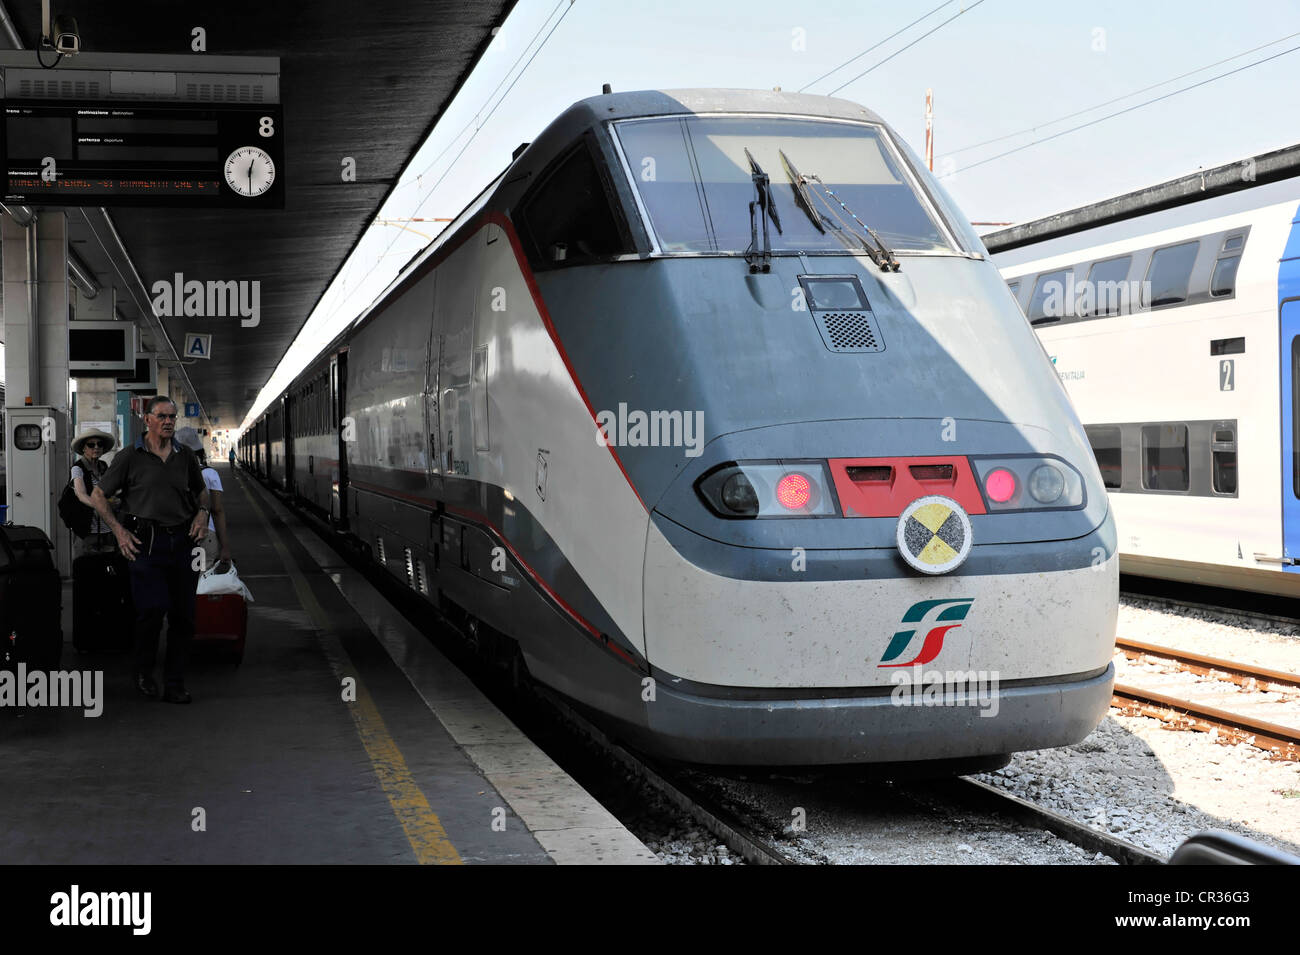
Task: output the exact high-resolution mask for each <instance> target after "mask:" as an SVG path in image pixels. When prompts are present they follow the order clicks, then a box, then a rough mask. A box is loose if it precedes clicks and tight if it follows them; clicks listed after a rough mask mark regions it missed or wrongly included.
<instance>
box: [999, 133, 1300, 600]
mask: <svg viewBox="0 0 1300 955" xmlns="http://www.w3.org/2000/svg"><path fill="white" fill-rule="evenodd" d="M1298 210H1300V147H1290V148H1287V149H1282V150H1277V151H1275V152H1273V153H1269V154H1266V155H1263V156H1257V157H1254V158H1252V159H1249V160H1246V161H1243V162H1235V163H1229V164H1227V165H1225V166H1221V167H1218V168H1214V169H1210V170H1206V171H1204V172H1197V173H1194V174H1192V175H1190V176H1187V177H1184V178H1182V179H1178V180H1173V181H1171V182H1166V183H1161V184H1159V185H1157V186H1153V187H1150V188H1149V189H1143V190H1140V191H1138V192H1136V193H1132V194H1129V195H1126V196H1120V197H1116V198H1114V199H1109V200H1106V201H1104V202H1099V203H1095V204H1092V205H1089V206H1084V207H1081V208H1079V209H1074V210H1071V211H1069V212H1065V213H1061V214H1059V215H1055V216H1050V217H1047V218H1045V219H1042V220H1038V221H1035V222H1029V223H1025V224H1023V225H1019V226H1016V227H1014V228H1012V229H1007V230H1004V231H1002V232H998V233H995V234H992V235H987V236H985V237H984V238H985V241H986V242H987V244H988V248H989V250H990V252H992V253H993V256H994V261H995V262H996V263H997V265H998V266H999V268H1000V269H1001V270H1002V274H1003V276H1004V277H1005V279H1006V281H1007V283H1008V286H1009V288H1010V289H1011V291H1012V294H1013V295H1014V296H1015V297H1016V299H1017V301H1018V302H1019V303H1020V305H1021V307H1022V308H1023V309H1024V310H1025V312H1026V314H1027V316H1028V318H1029V320H1030V322H1031V323H1032V324H1033V325H1034V326H1035V328H1036V330H1037V331H1038V334H1039V336H1040V338H1041V339H1042V342H1043V344H1044V346H1045V347H1046V349H1047V351H1048V353H1049V354H1050V356H1051V358H1052V361H1053V362H1054V363H1055V367H1056V371H1057V373H1058V374H1059V375H1060V377H1061V379H1062V381H1063V382H1064V384H1065V387H1066V389H1067V391H1068V392H1069V394H1070V397H1071V399H1072V400H1073V402H1074V405H1075V408H1076V409H1077V411H1078V413H1079V416H1080V417H1081V419H1082V420H1083V422H1084V424H1085V426H1086V431H1087V434H1088V439H1089V442H1090V443H1091V445H1092V448H1093V452H1094V454H1095V455H1096V458H1097V462H1098V464H1099V465H1100V469H1101V474H1102V480H1103V482H1104V484H1105V486H1106V489H1107V492H1108V493H1109V495H1110V499H1111V504H1112V507H1113V509H1114V512H1115V520H1116V526H1117V529H1118V536H1119V548H1120V562H1121V568H1122V569H1123V570H1124V571H1125V572H1129V573H1135V574H1141V575H1145V576H1149V577H1158V578H1166V579H1170V580H1179V581H1186V582H1191V583H1198V584H1205V585H1213V586H1220V587H1232V588H1240V589H1243V590H1253V591H1261V592H1267V593H1277V594H1284V595H1297V594H1300V563H1298V562H1300V455H1298V454H1297V452H1298V451H1300V433H1298V432H1297V428H1298V427H1300V414H1297V409H1298V408H1300V337H1298V336H1300V227H1298V226H1297V219H1298V218H1300V211H1298Z"/></svg>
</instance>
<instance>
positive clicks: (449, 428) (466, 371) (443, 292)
mask: <svg viewBox="0 0 1300 955" xmlns="http://www.w3.org/2000/svg"><path fill="white" fill-rule="evenodd" d="M481 252H482V249H481V246H480V245H479V243H478V242H466V243H464V244H463V245H461V246H460V247H459V248H458V249H457V250H456V251H455V252H453V253H452V254H451V255H450V256H449V257H448V258H447V260H446V261H445V262H444V263H443V264H442V265H441V266H439V275H440V277H442V278H443V280H442V281H439V282H438V286H437V295H436V297H435V303H436V304H435V306H434V311H435V315H436V316H437V317H436V321H435V327H436V329H437V332H438V335H439V338H440V340H441V341H440V345H441V347H440V351H441V355H440V358H439V362H438V423H439V429H438V442H439V449H438V450H439V451H440V452H441V455H442V462H441V463H442V482H443V490H444V493H445V494H446V495H447V496H448V498H449V499H450V498H452V497H455V494H454V493H453V488H452V485H453V484H454V483H455V481H454V479H455V478H456V477H470V476H471V475H470V465H471V463H472V461H473V460H474V433H473V424H472V419H471V413H470V412H471V404H472V402H471V400H470V380H471V375H470V362H471V358H470V353H471V350H472V345H473V336H474V308H475V305H476V300H477V293H478V281H477V279H476V277H477V276H478V269H479V261H480V258H481ZM446 276H454V277H455V280H454V281H453V280H449V279H447V278H445V277H446ZM461 493H462V494H463V493H464V491H463V490H462V491H461Z"/></svg>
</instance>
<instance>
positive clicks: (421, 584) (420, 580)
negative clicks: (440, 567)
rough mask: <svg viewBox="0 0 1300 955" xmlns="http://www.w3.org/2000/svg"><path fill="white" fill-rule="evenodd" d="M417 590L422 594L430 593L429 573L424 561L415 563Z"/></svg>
mask: <svg viewBox="0 0 1300 955" xmlns="http://www.w3.org/2000/svg"><path fill="white" fill-rule="evenodd" d="M415 589H416V590H418V591H419V592H420V593H422V594H428V593H429V572H428V571H427V570H425V567H424V561H422V560H417V561H416V562H415Z"/></svg>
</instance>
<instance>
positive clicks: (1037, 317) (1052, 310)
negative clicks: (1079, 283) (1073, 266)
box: [1027, 269, 1070, 325]
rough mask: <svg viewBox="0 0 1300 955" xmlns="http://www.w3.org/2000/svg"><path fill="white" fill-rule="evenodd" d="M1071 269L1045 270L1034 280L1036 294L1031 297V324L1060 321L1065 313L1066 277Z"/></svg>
mask: <svg viewBox="0 0 1300 955" xmlns="http://www.w3.org/2000/svg"><path fill="white" fill-rule="evenodd" d="M1069 272H1070V270H1069V269H1061V270H1060V271H1059V272H1044V273H1043V274H1042V275H1040V276H1038V280H1037V281H1036V282H1034V294H1033V295H1032V296H1031V297H1030V299H1029V311H1028V313H1027V314H1028V315H1029V322H1030V324H1031V325H1038V324H1045V323H1047V322H1059V321H1060V320H1061V318H1062V317H1063V316H1064V315H1065V277H1066V276H1067V275H1068V274H1069Z"/></svg>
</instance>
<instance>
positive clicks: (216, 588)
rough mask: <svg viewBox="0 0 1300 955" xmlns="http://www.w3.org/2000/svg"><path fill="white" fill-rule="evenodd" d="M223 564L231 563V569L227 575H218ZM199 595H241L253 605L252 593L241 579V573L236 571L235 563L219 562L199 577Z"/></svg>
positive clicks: (227, 571)
mask: <svg viewBox="0 0 1300 955" xmlns="http://www.w3.org/2000/svg"><path fill="white" fill-rule="evenodd" d="M222 563H229V565H230V566H229V569H227V570H226V571H225V573H217V569H218V568H219V567H221V565H222ZM197 592H198V593H199V594H240V595H242V596H243V598H244V599H245V600H247V601H248V602H249V603H253V594H252V591H250V590H249V589H248V585H247V584H245V583H244V582H243V581H242V580H240V579H239V572H238V571H237V570H235V562H234V561H233V560H232V561H217V562H216V563H215V564H213V565H212V566H211V567H209V568H208V569H207V570H205V571H204V572H203V573H202V574H201V575H200V576H199V588H198V591H197Z"/></svg>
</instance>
